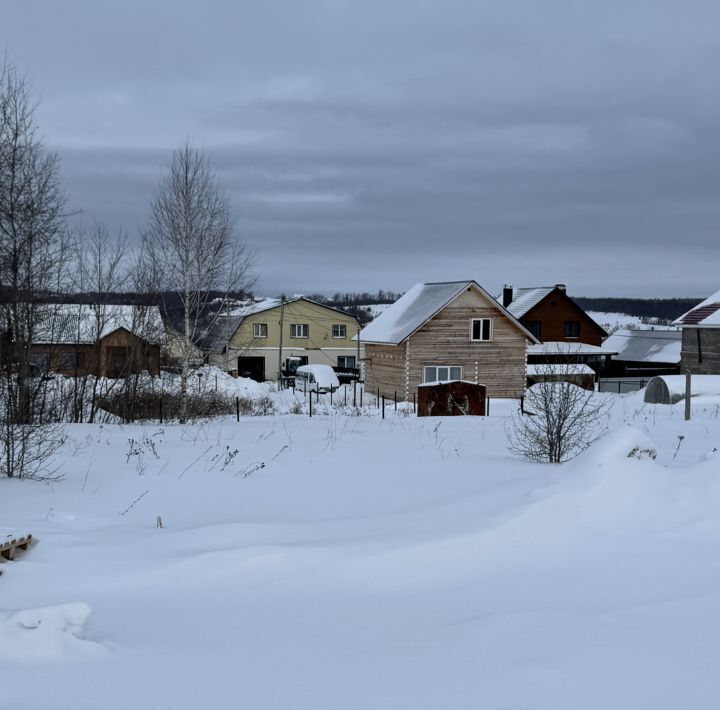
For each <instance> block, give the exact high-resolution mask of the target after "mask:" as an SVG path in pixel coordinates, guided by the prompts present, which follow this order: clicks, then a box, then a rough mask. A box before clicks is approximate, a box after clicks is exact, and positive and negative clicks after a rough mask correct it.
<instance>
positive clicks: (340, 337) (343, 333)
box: [332, 323, 347, 340]
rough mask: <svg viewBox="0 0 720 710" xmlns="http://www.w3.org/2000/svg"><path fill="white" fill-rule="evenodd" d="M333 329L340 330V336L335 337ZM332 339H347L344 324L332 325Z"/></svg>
mask: <svg viewBox="0 0 720 710" xmlns="http://www.w3.org/2000/svg"><path fill="white" fill-rule="evenodd" d="M335 328H338V329H342V335H335ZM332 337H333V338H335V339H340V340H345V339H346V338H347V325H346V324H345V323H333V326H332Z"/></svg>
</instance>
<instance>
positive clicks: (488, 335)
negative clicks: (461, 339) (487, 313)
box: [470, 318, 493, 342]
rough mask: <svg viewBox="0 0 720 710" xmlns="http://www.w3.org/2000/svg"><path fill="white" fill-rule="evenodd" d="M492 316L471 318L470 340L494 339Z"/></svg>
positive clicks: (484, 340)
mask: <svg viewBox="0 0 720 710" xmlns="http://www.w3.org/2000/svg"><path fill="white" fill-rule="evenodd" d="M492 330H493V329H492V318H471V319H470V340H476V341H479V342H489V341H491V340H492Z"/></svg>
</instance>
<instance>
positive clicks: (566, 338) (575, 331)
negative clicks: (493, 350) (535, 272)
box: [500, 284, 607, 345]
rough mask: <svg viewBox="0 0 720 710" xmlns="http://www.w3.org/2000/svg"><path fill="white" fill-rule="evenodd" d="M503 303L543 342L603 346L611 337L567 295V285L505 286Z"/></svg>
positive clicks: (501, 300)
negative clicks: (604, 341) (604, 340)
mask: <svg viewBox="0 0 720 710" xmlns="http://www.w3.org/2000/svg"><path fill="white" fill-rule="evenodd" d="M500 302H501V303H502V305H503V306H504V307H505V308H507V310H508V311H509V312H510V313H511V314H512V315H513V316H515V318H517V319H518V320H519V321H520V322H521V323H522V324H523V325H524V326H525V327H526V328H527V329H528V330H529V331H530V332H531V333H532V334H533V335H534V336H535V337H536V338H537V339H538V340H541V341H542V342H543V343H548V342H569V343H587V344H588V345H600V344H601V343H602V341H603V339H604V338H606V337H607V333H606V332H605V330H603V328H601V327H600V326H599V325H598V324H597V323H596V322H595V321H594V320H593V319H592V318H590V316H589V315H588V314H587V313H586V312H585V311H584V310H583V309H582V308H580V306H578V304H577V303H575V301H573V299H572V298H570V296H568V295H567V290H566V287H565V285H564V284H556V285H555V286H536V287H533V288H514V287H513V286H505V288H504V289H503V295H502V298H501V299H500Z"/></svg>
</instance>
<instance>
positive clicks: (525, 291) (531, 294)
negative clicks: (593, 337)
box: [497, 285, 607, 335]
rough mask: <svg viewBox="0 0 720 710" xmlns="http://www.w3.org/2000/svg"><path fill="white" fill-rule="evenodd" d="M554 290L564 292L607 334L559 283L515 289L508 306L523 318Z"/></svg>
mask: <svg viewBox="0 0 720 710" xmlns="http://www.w3.org/2000/svg"><path fill="white" fill-rule="evenodd" d="M554 291H557V292H558V293H560V294H562V296H564V297H565V299H567V301H569V302H570V303H572V305H573V306H574V307H575V308H576V309H577V310H578V311H579V312H580V313H582V314H583V315H584V316H585V318H587V320H589V321H590V322H591V323H594V324H595V326H596V327H597V329H598V330H599V331H600V332H601V333H604V334H605V335H607V332H606V331H605V329H604V328H603V327H602V326H601V325H600V324H599V323H596V322H595V321H594V320H593V319H592V318H591V317H590V316H589V315H588V314H587V311H585V310H584V309H582V308H580V306H578V304H577V303H576V302H575V301H574V300H573V299H572V298H571V297H570V296H568V295H567V293H566V291H565V289H564V287H562V288H560V287H558V285H555V286H532V287H530V288H516V289H513V300H512V302H511V303H510V305H509V306H507V309H508V311H510V313H512V314H513V315H514V316H515V318H517V319H518V320H520V319H521V318H523V317H524V316H525V315H526V314H527V313H529V312H530V311H531V310H532V309H533V308H535V306H537V305H538V303H540V302H541V301H542V300H543V299H545V298H547V297H548V296H549V295H550V294H551V293H553V292H554ZM497 300H498V301H499V302H500V303H502V302H503V297H502V295H500V296H498V298H497Z"/></svg>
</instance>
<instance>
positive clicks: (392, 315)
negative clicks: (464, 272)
mask: <svg viewBox="0 0 720 710" xmlns="http://www.w3.org/2000/svg"><path fill="white" fill-rule="evenodd" d="M471 283H473V282H472V281H447V282H444V283H420V284H415V286H413V287H412V288H411V289H410V290H409V291H408V292H407V293H406V294H405V295H404V296H402V297H401V298H399V299H398V300H397V301H395V303H393V304H392V305H391V306H390V307H389V308H388V309H387V310H385V311H383V312H382V313H381V314H380V315H379V316H378V317H377V318H376V319H375V320H373V321H370V323H368V324H367V325H366V326H365V327H364V328H363V329H362V331H361V332H360V339H361V340H362V341H363V342H365V343H368V342H370V343H389V344H392V345H397V344H398V343H401V342H402V341H403V340H405V338H407V337H408V336H410V335H412V334H413V333H414V332H415V331H416V330H417V329H418V328H419V327H420V326H421V325H423V323H426V322H427V321H428V320H430V318H432V317H433V316H434V315H435V314H436V313H437V312H438V311H439V310H441V309H442V308H444V307H445V306H446V305H447V304H448V303H450V301H452V300H453V298H455V296H457V295H458V294H459V293H460V292H461V291H463V290H464V289H466V288H468V286H470V284H471Z"/></svg>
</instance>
